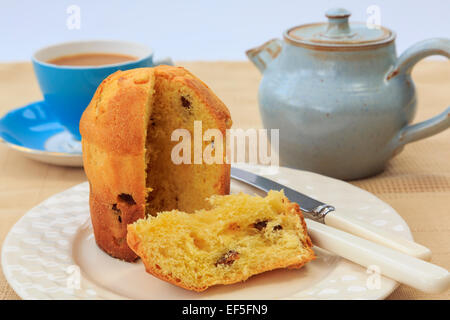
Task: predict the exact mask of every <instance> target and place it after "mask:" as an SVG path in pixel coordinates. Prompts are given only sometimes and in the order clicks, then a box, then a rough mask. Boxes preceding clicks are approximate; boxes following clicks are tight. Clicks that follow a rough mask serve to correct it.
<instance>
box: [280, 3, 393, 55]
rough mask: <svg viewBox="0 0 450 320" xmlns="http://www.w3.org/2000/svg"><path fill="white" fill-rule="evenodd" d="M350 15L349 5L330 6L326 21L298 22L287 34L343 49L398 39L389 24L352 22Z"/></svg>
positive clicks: (300, 42)
mask: <svg viewBox="0 0 450 320" xmlns="http://www.w3.org/2000/svg"><path fill="white" fill-rule="evenodd" d="M350 15H351V13H350V11H348V10H346V9H342V8H334V9H330V10H328V11H327V12H326V13H325V16H326V17H327V18H328V22H327V23H312V24H306V25H301V26H296V27H293V28H291V29H288V30H287V31H286V32H285V34H284V37H285V39H286V40H288V41H289V42H291V43H294V44H296V45H300V46H306V47H324V48H342V49H349V48H359V47H367V46H374V45H379V44H387V43H389V42H391V41H393V40H394V39H395V33H394V32H392V31H391V30H389V29H387V28H384V27H381V26H377V25H369V24H368V23H360V22H352V23H349V22H348V18H349V17H350Z"/></svg>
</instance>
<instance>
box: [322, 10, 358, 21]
mask: <svg viewBox="0 0 450 320" xmlns="http://www.w3.org/2000/svg"><path fill="white" fill-rule="evenodd" d="M351 15H352V13H351V12H350V11H348V10H347V9H344V8H332V9H328V10H327V11H326V12H325V16H326V17H327V18H328V19H333V18H334V19H345V20H348V17H350V16H351Z"/></svg>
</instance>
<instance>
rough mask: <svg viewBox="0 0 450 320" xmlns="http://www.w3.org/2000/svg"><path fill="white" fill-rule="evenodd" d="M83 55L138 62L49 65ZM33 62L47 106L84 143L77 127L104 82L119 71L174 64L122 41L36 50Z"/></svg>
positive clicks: (140, 46)
mask: <svg viewBox="0 0 450 320" xmlns="http://www.w3.org/2000/svg"><path fill="white" fill-rule="evenodd" d="M82 53H114V54H122V55H130V56H133V57H136V58H137V60H133V61H126V62H123V63H117V64H107V65H101V66H64V65H55V64H51V63H48V61H49V60H52V59H55V58H58V57H61V56H66V55H76V54H82ZM32 61H33V67H34V71H35V73H36V76H37V79H38V82H39V86H40V88H41V91H42V94H43V95H44V100H45V102H46V104H47V105H48V106H49V109H50V110H51V112H52V113H53V114H54V115H55V117H56V119H57V120H58V121H59V122H60V123H61V124H62V125H63V126H64V127H66V129H67V130H69V131H70V132H71V133H72V134H73V135H74V137H75V138H76V139H78V140H81V136H80V131H79V127H78V123H79V122H80V119H81V115H82V113H83V111H84V109H85V108H86V107H87V105H88V104H89V102H90V101H91V99H92V97H93V95H94V93H95V90H96V89H97V87H98V85H99V84H100V83H101V82H102V80H103V79H105V78H106V77H107V76H108V75H110V74H111V73H113V72H115V71H117V70H128V69H133V68H142V67H152V66H154V65H157V64H171V61H170V59H168V60H167V61H159V62H154V61H153V52H152V50H151V49H150V48H148V47H146V46H144V45H141V44H136V43H129V42H122V41H82V42H68V43H63V44H58V45H53V46H50V47H46V48H43V49H41V50H39V51H37V52H36V53H35V54H34V55H33V59H32Z"/></svg>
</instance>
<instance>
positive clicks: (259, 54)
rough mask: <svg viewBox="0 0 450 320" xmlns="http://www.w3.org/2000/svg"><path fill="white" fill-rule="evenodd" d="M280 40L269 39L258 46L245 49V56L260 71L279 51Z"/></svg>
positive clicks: (280, 46)
mask: <svg viewBox="0 0 450 320" xmlns="http://www.w3.org/2000/svg"><path fill="white" fill-rule="evenodd" d="M281 48H282V42H281V40H280V39H272V40H269V41H267V42H265V43H263V44H262V45H260V46H259V47H256V48H253V49H250V50H247V51H246V54H247V57H248V58H249V60H250V61H251V62H253V64H254V65H255V66H256V67H257V68H258V70H259V71H261V73H263V72H264V70H265V69H266V67H267V66H268V65H269V63H271V62H272V61H273V60H274V59H275V58H276V57H278V55H279V54H280V52H281Z"/></svg>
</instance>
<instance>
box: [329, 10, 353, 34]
mask: <svg viewBox="0 0 450 320" xmlns="http://www.w3.org/2000/svg"><path fill="white" fill-rule="evenodd" d="M350 15H351V12H350V11H348V10H347V9H343V8H333V9H329V10H327V12H325V16H326V17H327V18H328V25H327V30H326V32H325V36H326V37H329V38H340V37H348V36H350V25H349V24H348V18H349V17H350Z"/></svg>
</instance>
